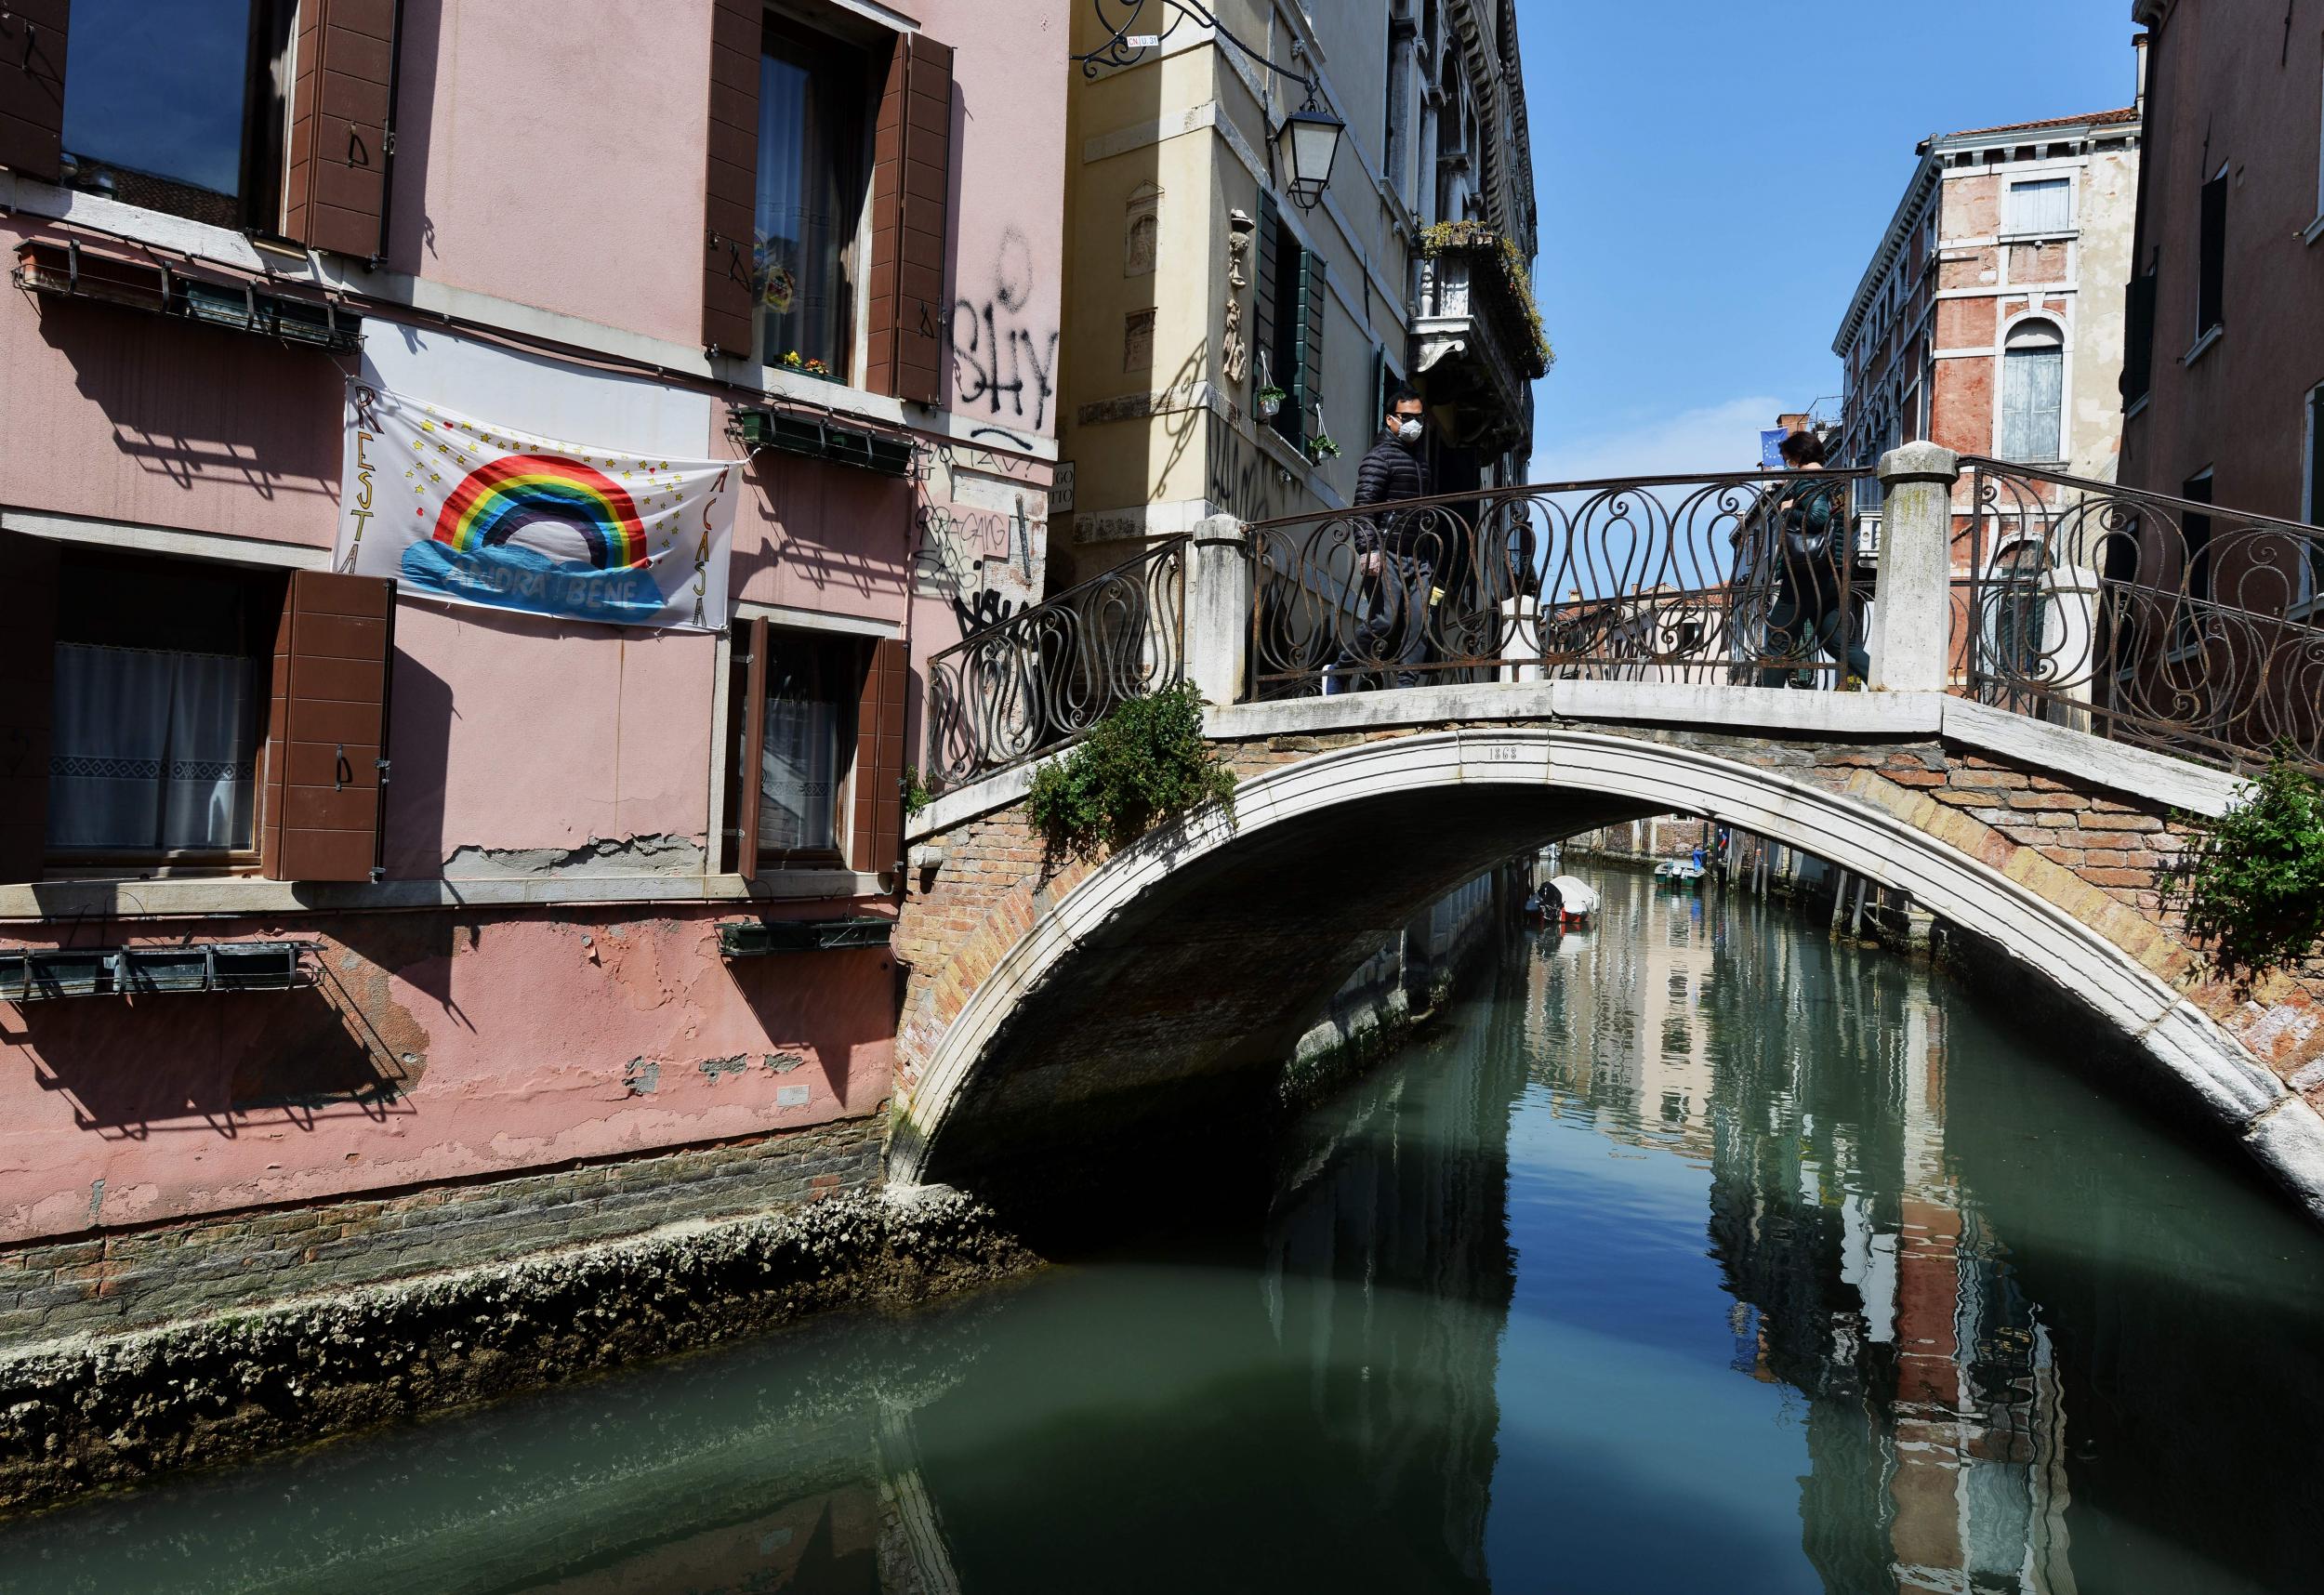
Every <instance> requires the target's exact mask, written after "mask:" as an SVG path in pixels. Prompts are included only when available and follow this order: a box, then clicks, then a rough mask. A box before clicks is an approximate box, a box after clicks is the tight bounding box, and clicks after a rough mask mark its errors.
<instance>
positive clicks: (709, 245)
mask: <svg viewBox="0 0 2324 1595" xmlns="http://www.w3.org/2000/svg"><path fill="white" fill-rule="evenodd" d="M764 31H765V11H764V7H762V6H761V5H760V3H759V0H713V3H712V6H711V8H710V153H709V165H708V169H707V171H706V173H705V175H704V178H703V202H704V203H703V226H704V228H705V233H704V241H703V244H704V250H705V254H704V257H703V266H702V347H703V348H704V349H706V350H707V351H709V353H711V354H712V355H714V356H715V355H721V354H725V355H733V356H736V357H738V358H741V359H744V360H748V359H750V358H751V357H752V356H753V355H754V354H755V353H756V352H757V350H756V348H755V345H756V343H757V338H756V336H755V335H754V333H753V331H752V326H751V308H752V303H753V301H754V299H755V298H756V297H757V296H756V295H755V294H754V293H753V292H752V288H751V280H750V273H751V257H750V252H751V243H752V237H753V230H754V228H755V227H756V225H757V221H758V216H759V56H760V54H761V53H762V52H763V49H764V46H765V40H764ZM744 873H746V874H747V873H749V865H748V863H747V862H746V863H745V865H744Z"/></svg>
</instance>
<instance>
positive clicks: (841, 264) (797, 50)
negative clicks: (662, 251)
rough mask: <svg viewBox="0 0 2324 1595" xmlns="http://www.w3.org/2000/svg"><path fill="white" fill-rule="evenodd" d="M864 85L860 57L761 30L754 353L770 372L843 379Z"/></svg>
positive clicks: (860, 192) (860, 184)
mask: <svg viewBox="0 0 2324 1595" xmlns="http://www.w3.org/2000/svg"><path fill="white" fill-rule="evenodd" d="M870 83H871V80H870V72H869V69H868V67H867V65H866V62H865V58H864V56H863V55H862V54H861V52H859V51H856V50H852V49H849V48H848V47H846V46H843V45H839V44H838V43H836V42H832V41H827V40H823V39H819V38H817V37H815V36H814V35H812V34H807V33H791V32H790V31H788V30H786V29H781V28H777V27H774V26H772V25H770V26H769V28H768V30H767V35H766V50H765V54H763V55H762V56H761V57H760V58H759V206H758V216H757V218H756V221H755V223H754V225H755V227H756V229H757V236H756V238H755V239H754V241H753V242H754V244H755V249H756V255H757V259H756V261H755V267H756V270H757V277H758V284H759V306H758V310H759V351H760V358H761V359H762V360H763V361H765V362H766V363H768V364H770V365H776V364H792V365H799V366H810V365H811V362H812V363H813V364H819V365H820V366H821V367H822V368H823V369H824V370H825V372H827V373H828V374H829V375H830V376H836V377H840V378H845V377H846V376H847V375H848V362H849V357H850V353H851V349H850V339H849V333H850V332H851V330H852V324H853V322H854V318H855V296H856V279H857V276H858V271H857V260H856V256H857V253H858V252H857V250H856V249H855V247H854V245H855V241H856V227H857V223H858V222H859V221H860V220H861V218H862V217H863V211H864V182H865V148H864V143H865V129H864V107H865V102H866V100H867V99H868V97H869V94H870ZM793 356H796V357H797V358H796V359H795V360H794V359H792V358H791V357H793Z"/></svg>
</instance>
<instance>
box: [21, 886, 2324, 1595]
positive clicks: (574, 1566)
mask: <svg viewBox="0 0 2324 1595" xmlns="http://www.w3.org/2000/svg"><path fill="white" fill-rule="evenodd" d="M1601 884H1603V885H1604V888H1605V889H1606V891H1605V902H1604V907H1603V909H1602V917H1601V920H1600V923H1599V925H1598V927H1597V928H1596V929H1594V930H1592V931H1591V932H1588V933H1583V934H1568V935H1565V936H1564V937H1562V938H1554V937H1550V936H1538V937H1534V938H1530V939H1528V940H1527V941H1526V942H1525V943H1524V944H1523V945H1521V946H1518V947H1515V948H1513V949H1512V952H1511V953H1510V955H1509V956H1507V957H1506V958H1505V959H1504V960H1503V961H1502V964H1501V967H1500V969H1499V975H1498V980H1497V982H1496V984H1495V985H1494V987H1493V989H1492V990H1491V991H1490V992H1488V993H1486V994H1482V995H1478V996H1476V997H1474V998H1472V1000H1470V1001H1469V1002H1467V1003H1466V1004H1464V1005H1463V1006H1462V1007H1461V1008H1460V1010H1459V1013H1458V1014H1457V1015H1456V1016H1455V1018H1454V1020H1453V1021H1452V1022H1450V1023H1448V1024H1446V1025H1445V1026H1443V1027H1441V1028H1440V1029H1439V1030H1438V1031H1437V1032H1435V1033H1434V1034H1433V1035H1431V1036H1430V1037H1428V1038H1427V1039H1425V1040H1424V1041H1422V1042H1421V1043H1419V1044H1417V1045H1415V1046H1414V1047H1412V1048H1408V1049H1407V1050H1406V1052H1405V1053H1404V1054H1403V1055H1402V1056H1401V1057H1399V1058H1397V1059H1396V1060H1394V1061H1393V1062H1392V1063H1391V1064H1390V1065H1389V1066H1387V1067H1386V1068H1384V1069H1382V1070H1381V1071H1380V1072H1379V1073H1377V1074H1374V1075H1373V1076H1371V1077H1370V1078H1369V1079H1367V1081H1365V1082H1364V1083H1363V1084H1361V1085H1360V1086H1358V1087H1355V1088H1354V1089H1353V1090H1351V1091H1350V1092H1348V1093H1347V1094H1345V1095H1344V1096H1342V1097H1341V1098H1340V1099H1339V1100H1338V1101H1335V1102H1333V1103H1332V1104H1331V1105H1330V1106H1329V1107H1328V1108H1327V1109H1326V1110H1324V1111H1322V1112H1319V1113H1317V1114H1314V1115H1313V1116H1312V1117H1311V1118H1310V1119H1309V1120H1308V1121H1306V1122H1305V1123H1304V1124H1302V1125H1301V1127H1300V1128H1299V1131H1298V1132H1297V1134H1296V1136H1295V1137H1294V1139H1293V1140H1292V1142H1291V1144H1290V1145H1288V1146H1287V1148H1286V1151H1285V1153H1284V1164H1283V1167H1282V1170H1281V1172H1280V1175H1279V1178H1278V1179H1277V1180H1276V1182H1275V1191H1274V1198H1273V1201H1272V1204H1271V1206H1270V1208H1269V1210H1268V1212H1267V1213H1266V1214H1265V1215H1264V1216H1263V1218H1257V1217H1255V1218H1254V1220H1253V1222H1252V1224H1251V1225H1250V1228H1249V1232H1248V1233H1246V1234H1238V1235H1225V1236H1216V1235H1213V1236H1208V1237H1204V1238H1203V1239H1201V1240H1199V1241H1195V1242H1189V1243H1188V1244H1186V1245H1185V1246H1182V1247H1181V1248H1180V1249H1178V1250H1176V1251H1174V1252H1171V1253H1169V1254H1167V1255H1164V1254H1155V1253H1153V1252H1144V1253H1141V1254H1140V1255H1137V1256H1133V1257H1128V1258H1117V1259H1103V1260H1097V1261H1090V1262H1087V1263H1083V1264H1079V1265H1076V1266H1073V1267H1068V1268H1062V1269H1058V1270H1055V1271H1052V1272H1049V1273H1047V1274H1045V1275H1042V1276H1040V1277H1038V1278H1037V1279H1034V1280H1031V1281H1029V1282H1026V1283H1024V1284H1022V1285H1017V1286H1015V1287H1012V1288H1010V1289H1007V1290H1003V1291H1000V1292H996V1293H993V1294H989V1295H986V1296H984V1297H981V1298H975V1299H973V1300H970V1301H966V1302H961V1303H957V1304H955V1305H953V1306H950V1307H948V1308H945V1309H943V1310H941V1311H936V1312H926V1313H921V1314H918V1315H915V1316H914V1317H911V1318H909V1319H906V1320H902V1321H887V1320H878V1321H871V1320H852V1319H846V1320H834V1321H830V1322H827V1323H825V1324H822V1325H816V1326H814V1327H813V1328H812V1329H810V1330H807V1331H803V1332H799V1333H792V1334H786V1335H783V1336H777V1337H772V1338H767V1339H765V1340H761V1341H759V1342H756V1343H753V1344H751V1345H748V1346H745V1347H741V1348H736V1349H733V1350H731V1351H722V1352H717V1353H713V1354H707V1355H704V1356H699V1357H694V1358H689V1359H685V1360H681V1361H677V1362H672V1363H668V1364H662V1365H659V1366H656V1367H652V1368H647V1369H642V1370H640V1371H637V1372H635V1373H632V1374H629V1375H626V1376H623V1377H616V1378H612V1379H607V1380H604V1381H602V1382H600V1383H596V1384H591V1385H588V1386H585V1387H581V1388H577V1389H574V1390H568V1391H557V1392H553V1393H550V1394H548V1395H544V1396H541V1397H537V1398H533V1399H529V1400H524V1401H520V1402H513V1403H509V1404H504V1405H502V1406H498V1407H495V1408H493V1409H491V1410H489V1411H485V1412H482V1413H478V1414H473V1415H469V1416H466V1417H456V1418H452V1419H447V1420H445V1421H442V1422H439V1423H435V1424H431V1425H428V1426H425V1427H422V1428H418V1429H415V1430H406V1431H403V1432H400V1433H397V1434H394V1435H390V1436H384V1437H378V1438H375V1439H372V1440H368V1441H363V1442H358V1443H351V1444H346V1445H340V1446H336V1447H332V1448H329V1449H326V1450H324V1451H321V1452H318V1453H316V1454H314V1455H313V1456H311V1457H305V1458H300V1459H297V1460H295V1461H290V1462H285V1463H281V1464H275V1465H270V1466H267V1467H262V1468H257V1469H250V1470H241V1471H238V1472H233V1473H229V1474H221V1475H218V1476H216V1477H212V1478H206V1479H200V1480H194V1481H191V1482H188V1483H182V1484H178V1485H176V1486H172V1487H168V1488H164V1489H157V1490H151V1491H147V1492H144V1493H142V1494H140V1495H137V1496H126V1497H122V1498H119V1499H115V1500H108V1501H100V1502H97V1503H94V1504H92V1505H89V1506H86V1507H83V1508H80V1509H73V1510H70V1511H67V1512H63V1513H59V1514H54V1515H51V1516H49V1517H47V1518H43V1519H35V1520H33V1521H31V1522H26V1523H24V1524H21V1525H19V1526H18V1527H17V1528H16V1529H14V1530H13V1531H0V1590H8V1591H13V1590H65V1589H72V1590H92V1591H94V1590H103V1591H107V1592H109V1595H110V1592H114V1591H129V1590H173V1591H178V1590H194V1589H199V1590H254V1591H255V1590H265V1591H270V1592H284V1595H288V1592H291V1591H301V1590H317V1591H320V1590H333V1591H352V1590H373V1589H376V1590H398V1591H417V1590H456V1591H462V1592H474V1595H485V1592H489V1591H514V1590H517V1589H523V1590H528V1591H548V1590H554V1591H559V1592H574V1595H577V1592H581V1591H589V1592H592V1595H594V1592H599V1591H603V1592H608V1595H610V1592H613V1591H657V1592H658V1591H710V1590H734V1591H746V1590H747V1591H772V1590H798V1591H806V1590H875V1589H879V1590H890V1591H899V1590H926V1591H934V1592H939V1595H942V1592H945V1591H951V1590H967V1591H982V1590H995V1591H1018V1590H1047V1589H1075V1590H1086V1589H1105V1590H1128V1589H1152V1590H1172V1591H1179V1590H1185V1589H1189V1588H1267V1589H1319V1590H1333V1591H1340V1590H1383V1591H1385V1590H1448V1591H1482V1590H1485V1589H1486V1588H1494V1587H1499V1588H1502V1589H1520V1588H1523V1589H1536V1588H1551V1589H1559V1590H1577V1591H1582V1590H1588V1591H1596V1590H1625V1591H1631V1590H1685V1591H1697V1590H1706V1589H1718V1590H1721V1591H1747V1590H1801V1591H1816V1590H1824V1591H1829V1592H1834V1595H1842V1592H1844V1595H1855V1592H1858V1591H1900V1590H1901V1591H1932V1592H1935V1591H1941V1592H1946V1595H1971V1592H1978V1591H2002V1590H2018V1591H2026V1592H2028V1595H2032V1592H2037V1591H2039V1592H2045V1595H2098V1592H2101V1591H2106V1592H2112V1591H2124V1590H2132V1591H2136V1590H2171V1591H2174V1592H2175V1591H2245V1590H2276V1589H2295V1588H2317V1587H2318V1586H2319V1585H2320V1584H2324V1571H2320V1570H2324V1557H2319V1555H2318V1552H2317V1549H2316V1546H2315V1544H2314V1541H2313V1536H2311V1535H2310V1533H2309V1532H2308V1530H2307V1526H2306V1525H2307V1519H2308V1516H2309V1514H2308V1513H2306V1512H2304V1511H2302V1510H2299V1509H2290V1508H2286V1507H2283V1506H2280V1505H2278V1502H2281V1501H2284V1500H2287V1499H2296V1498H2297V1496H2298V1495H2299V1493H2300V1491H2301V1487H2302V1486H2303V1485H2304V1483H2305V1482H2306V1481H2307V1480H2308V1479H2309V1478H2311V1477H2313V1476H2314V1472H2315V1469H2316V1467H2317V1463H2318V1462H2319V1461H2320V1460H2324V1457H2320V1456H2319V1451H2324V1442H2320V1441H2319V1438H2318V1436H2319V1433H2324V1427H2320V1426H2319V1424H2318V1423H2317V1416H2318V1414H2319V1413H2324V1350H2319V1349H2320V1348H2324V1335H2319V1333H2318V1331H2319V1329H2324V1266H2319V1261H2318V1255H2319V1254H2318V1249H2317V1246H2316V1242H2315V1238H2314V1237H2313V1236H2312V1235H2311V1234H2310V1232H2308V1231H2307V1229H2306V1228H2305V1226H2304V1224H2303V1223H2302V1222H2301V1221H2299V1220H2298V1219H2296V1218H2294V1217H2292V1216H2291V1214H2289V1213H2288V1212H2287V1211H2286V1210H2285V1209H2283V1208H2282V1207H2281V1206H2278V1205H2277V1204H2276V1203H2274V1202H2273V1201H2272V1199H2270V1198H2269V1197H2268V1196H2266V1195H2265V1193H2261V1192H2259V1191H2256V1190H2255V1189H2253V1188H2252V1187H2251V1185H2250V1184H2249V1183H2248V1182H2247V1181H2246V1180H2244V1179H2243V1177H2242V1175H2241V1173H2240V1171H2239V1170H2238V1168H2236V1167H2232V1166H2229V1165H2225V1164H2220V1163H2214V1162H2213V1161H2212V1160H2211V1159H2209V1158H2207V1157H2205V1156H2202V1155H2199V1154H2197V1153H2192V1152H2190V1151H2188V1150H2186V1149H2185V1147H2183V1146H2181V1145H2179V1144H2178V1143H2176V1142H2174V1141H2172V1140H2169V1139H2167V1138H2166V1137H2165V1135H2164V1134H2163V1133H2162V1132H2161V1131H2160V1130H2159V1129H2158V1128H2157V1127H2155V1126H2154V1125H2153V1124H2151V1123H2149V1122H2148V1121H2146V1119H2143V1118H2141V1117H2139V1116H2138V1115H2136V1114H2133V1113H2132V1112H2130V1111H2128V1110H2126V1109H2123V1108H2121V1107H2119V1106H2117V1105H2115V1104H2114V1103H2113V1102H2112V1101H2109V1100H2108V1099H2106V1098H2105V1097H2102V1096H2101V1095H2100V1094H2099V1093H2098V1091H2097V1090H2096V1088H2095V1087H2093V1086H2091V1085H2090V1084H2088V1083H2086V1082H2085V1081H2084V1080H2083V1079H2081V1078H2080V1077H2079V1076H2077V1075H2075V1074H2069V1073H2067V1072H2065V1071H2063V1070H2061V1069H2059V1068H2057V1067H2055V1066H2054V1063H2053V1061H2051V1060H2045V1059H2044V1058H2043V1057H2042V1056H2041V1051H2040V1048H2033V1047H2029V1046H2028V1045H2027V1043H2026V1042H2024V1041H2022V1040H2020V1039H2016V1038H2014V1037H2013V1036H2012V1035H2009V1034H2008V1033H2006V1032H2005V1031H2003V1030H2001V1029H2000V1028H1998V1027H1997V1026H1996V1024H1995V1023H1994V1022H1993V1021H1992V1019H1991V1017H1990V1016H1989V1015H1987V1014H1986V1013H1985V1012H1983V1011H1981V1010H1980V1009H1979V1008H1978V1007H1977V1006H1976V1005H1974V1004H1973V1003H1971V1002H1970V1001H1968V1000H1967V999H1965V998H1964V997H1962V996H1961V995H1960V994H1958V993H1957V992H1954V991H1952V990H1951V989H1949V988H1948V987H1947V986H1946V985H1944V984H1943V983H1942V982H1935V983H1933V982H1931V981H1930V980H1929V979H1928V978H1927V977H1926V976H1924V975H1922V974H1920V973H1917V972H1915V971H1913V970H1911V969H1908V968H1906V967H1905V966H1903V965H1902V964H1900V963H1897V962H1896V961H1895V960H1893V959H1891V958H1888V957H1886V956H1882V955H1878V954H1872V953H1858V952H1855V951H1853V950H1849V949H1835V948H1833V947H1832V946H1831V945H1830V944H1829V942H1825V941H1824V940H1823V939H1822V938H1821V937H1820V936H1817V935H1816V934H1814V933H1812V932H1810V931H1808V930H1805V929H1802V928H1801V927H1799V926H1798V925H1796V924H1795V923H1793V922H1791V921H1789V920H1787V919H1785V918H1783V917H1781V916H1779V915H1776V914H1771V913H1770V912H1769V911H1768V910H1766V909H1764V908H1763V906H1762V905H1761V904H1758V903H1739V902H1733V901H1729V900H1723V899H1720V898H1718V897H1715V896H1714V897H1712V898H1711V899H1710V900H1709V901H1708V902H1706V901H1703V900H1699V899H1696V898H1691V897H1669V896H1664V897H1657V896H1655V895H1653V894H1652V893H1650V892H1649V891H1648V890H1647V889H1646V886H1645V883H1644V881H1643V880H1641V879H1638V878H1637V877H1628V876H1623V875H1619V874H1610V875H1608V876H1606V877H1604V880H1603V882H1602V883H1601ZM2048 1045H2049V1046H2050V1047H2051V1048H2053V1049H2054V1050H2055V1051H2057V1052H2061V1053H2063V1052H2066V1051H2067V1050H2068V1049H2069V1048H2072V1047H2073V1046H2074V1045H2075V1041H2074V1038H2071V1037H2063V1036H2061V1037H2056V1038H2054V1039H2053V1040H2052V1041H2050V1042H2049V1043H2048ZM1188 1173H1189V1178H1190V1179H1199V1178H1201V1177H1202V1171H1200V1170H1197V1169H1190V1170H1189V1171H1188Z"/></svg>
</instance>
